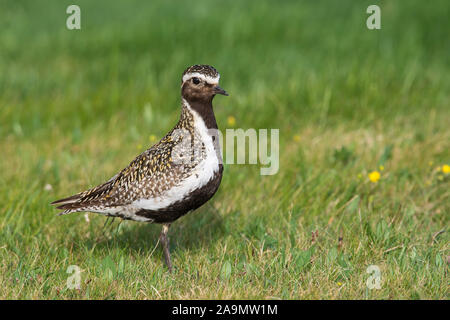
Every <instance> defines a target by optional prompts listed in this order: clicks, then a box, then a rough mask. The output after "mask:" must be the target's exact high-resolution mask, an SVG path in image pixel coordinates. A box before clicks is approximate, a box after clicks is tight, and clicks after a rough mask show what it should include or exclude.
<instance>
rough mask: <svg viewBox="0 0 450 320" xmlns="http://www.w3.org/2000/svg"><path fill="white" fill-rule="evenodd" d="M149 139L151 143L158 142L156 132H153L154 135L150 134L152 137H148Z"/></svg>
mask: <svg viewBox="0 0 450 320" xmlns="http://www.w3.org/2000/svg"><path fill="white" fill-rule="evenodd" d="M148 140H149V141H150V142H151V143H154V142H156V136H155V135H154V134H152V135H150V137H148Z"/></svg>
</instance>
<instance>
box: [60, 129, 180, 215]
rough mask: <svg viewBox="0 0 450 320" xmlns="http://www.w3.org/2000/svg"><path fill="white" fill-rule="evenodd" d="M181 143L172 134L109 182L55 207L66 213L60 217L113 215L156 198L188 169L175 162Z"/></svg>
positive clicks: (61, 201)
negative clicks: (175, 150) (85, 213)
mask: <svg viewBox="0 0 450 320" xmlns="http://www.w3.org/2000/svg"><path fill="white" fill-rule="evenodd" d="M181 140H182V138H180V139H178V140H177V141H175V140H174V139H172V135H171V134H170V133H169V134H168V135H167V136H166V137H164V138H163V139H162V140H161V141H160V142H159V143H158V144H156V145H154V146H153V147H152V148H150V149H148V150H146V151H145V152H143V153H142V154H140V155H139V156H138V157H136V158H135V159H134V160H133V161H132V162H131V163H130V164H129V165H128V166H127V167H126V168H124V169H123V170H122V171H120V172H119V173H118V174H116V175H115V176H114V177H112V178H111V179H110V180H108V181H107V182H105V183H103V184H101V185H99V186H97V187H94V188H92V189H89V190H87V191H84V192H81V193H78V194H76V195H73V196H71V197H68V198H64V199H61V200H57V201H54V202H52V204H54V205H58V206H57V209H62V210H64V211H63V212H61V213H60V214H68V213H72V212H80V211H93V212H99V213H107V214H111V215H113V214H112V213H114V212H115V211H120V209H121V207H123V206H126V205H128V204H130V203H132V202H133V201H135V200H139V199H141V198H146V199H148V198H153V197H156V196H158V195H159V194H161V193H163V192H164V191H165V190H167V189H168V188H171V187H172V186H173V185H174V184H176V183H178V180H179V179H180V178H181V177H182V175H183V174H182V172H181V170H182V168H184V169H185V168H186V167H185V166H180V165H176V164H174V163H173V161H172V158H171V155H172V149H173V148H174V146H175V145H176V144H179V143H181Z"/></svg>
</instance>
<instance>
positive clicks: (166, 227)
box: [159, 223, 172, 273]
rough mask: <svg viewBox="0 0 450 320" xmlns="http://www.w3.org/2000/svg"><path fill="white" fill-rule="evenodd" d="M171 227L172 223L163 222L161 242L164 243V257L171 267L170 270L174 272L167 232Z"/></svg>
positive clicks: (168, 266)
mask: <svg viewBox="0 0 450 320" xmlns="http://www.w3.org/2000/svg"><path fill="white" fill-rule="evenodd" d="M169 227H170V223H167V224H163V227H162V230H161V235H160V236H159V239H160V240H161V243H162V245H163V251H164V259H165V260H166V265H167V268H169V272H170V273H172V262H171V261H170V252H169V237H168V236H167V233H168V232H169Z"/></svg>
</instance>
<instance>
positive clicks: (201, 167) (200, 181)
mask: <svg viewBox="0 0 450 320" xmlns="http://www.w3.org/2000/svg"><path fill="white" fill-rule="evenodd" d="M219 78H220V75H219V73H218V72H217V70H216V69H214V68H213V67H211V66H208V65H194V66H191V67H189V68H187V69H186V70H185V71H184V73H183V76H182V81H181V116H180V120H179V121H178V123H177V124H176V125H175V127H174V128H173V129H172V130H171V131H170V132H169V133H168V134H166V136H165V137H164V138H162V139H161V141H159V142H158V143H157V144H155V145H154V146H152V147H151V148H150V149H148V150H146V151H145V152H143V153H142V154H140V155H139V156H137V157H136V159H134V160H133V161H132V162H131V163H130V164H129V165H128V166H127V167H126V168H125V169H123V170H122V171H120V172H119V173H118V174H116V175H115V176H114V177H112V178H111V179H109V180H108V181H107V182H105V183H103V184H101V185H99V186H97V187H95V188H92V189H89V190H87V191H84V192H80V193H78V194H76V195H73V196H71V197H68V198H64V199H61V200H57V201H54V202H52V204H54V205H57V208H58V209H62V210H63V211H62V212H61V213H60V214H68V213H72V212H82V211H89V212H96V213H100V214H103V215H106V216H110V217H120V218H122V219H127V220H135V221H143V222H150V223H160V224H162V225H163V227H162V231H161V235H160V240H161V243H162V244H163V251H164V258H165V261H166V264H167V267H168V268H169V271H172V263H171V259H170V252H169V239H168V236H167V233H168V230H169V226H170V224H171V223H172V222H174V221H175V220H177V219H178V218H179V217H181V216H183V215H184V214H186V213H188V212H189V211H192V210H194V209H197V208H198V207H200V206H201V205H203V204H204V203H205V202H207V201H208V200H209V199H210V198H211V197H212V196H213V195H214V194H215V193H216V191H217V189H218V188H219V185H220V181H221V180H222V172H223V165H222V156H221V154H220V146H219V139H218V134H217V133H218V132H217V130H218V128H217V122H216V118H215V116H214V111H213V106H212V100H213V98H214V96H215V95H216V94H222V95H228V94H227V92H226V91H225V90H223V89H222V88H220V87H219V85H218V83H219Z"/></svg>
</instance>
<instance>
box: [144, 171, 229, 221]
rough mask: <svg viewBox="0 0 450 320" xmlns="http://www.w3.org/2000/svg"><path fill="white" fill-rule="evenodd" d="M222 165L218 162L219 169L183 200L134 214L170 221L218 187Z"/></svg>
mask: <svg viewBox="0 0 450 320" xmlns="http://www.w3.org/2000/svg"><path fill="white" fill-rule="evenodd" d="M222 172H223V165H222V164H219V171H217V173H216V174H215V175H214V177H213V178H212V179H211V180H209V182H208V183H207V184H205V185H204V186H203V187H201V188H199V189H196V190H194V191H192V192H191V193H190V194H189V195H187V196H186V197H185V198H184V199H183V200H180V201H177V202H174V203H172V204H171V205H170V206H168V207H166V208H161V209H158V210H146V209H141V210H139V211H138V212H136V215H138V216H141V217H145V218H149V219H152V220H153V222H154V223H170V222H173V221H175V220H177V219H178V218H179V217H181V216H183V215H185V214H186V213H188V212H189V211H192V210H195V209H197V208H199V207H201V206H202V205H203V204H205V203H206V202H207V201H208V200H209V199H211V198H212V196H213V195H214V194H215V193H216V191H217V189H219V185H220V181H221V180H222Z"/></svg>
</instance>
